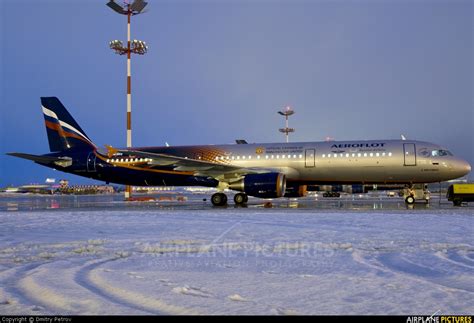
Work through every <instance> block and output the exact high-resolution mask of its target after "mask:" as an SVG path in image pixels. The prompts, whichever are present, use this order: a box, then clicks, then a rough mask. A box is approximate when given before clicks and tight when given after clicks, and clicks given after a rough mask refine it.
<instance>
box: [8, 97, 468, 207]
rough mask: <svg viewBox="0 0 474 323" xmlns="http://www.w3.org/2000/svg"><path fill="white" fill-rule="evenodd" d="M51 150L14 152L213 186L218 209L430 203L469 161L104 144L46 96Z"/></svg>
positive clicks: (47, 162) (163, 182)
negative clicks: (348, 194) (350, 191)
mask: <svg viewBox="0 0 474 323" xmlns="http://www.w3.org/2000/svg"><path fill="white" fill-rule="evenodd" d="M41 105H42V109H43V114H44V119H45V126H46V132H47V135H48V141H49V147H50V151H51V153H48V154H44V155H31V154H24V153H8V155H11V156H15V157H20V158H24V159H28V160H32V161H34V162H35V163H37V164H40V165H43V166H46V167H50V168H54V169H57V170H60V171H63V172H66V173H71V174H75V175H79V176H83V177H88V178H93V179H96V180H100V181H104V182H106V183H117V184H124V185H132V186H206V187H215V188H217V192H216V193H215V194H213V195H212V197H211V202H212V204H213V205H214V206H223V205H226V204H227V195H226V194H225V193H224V191H225V190H226V189H230V190H234V191H237V193H236V194H235V195H234V202H235V204H236V205H243V204H246V203H247V201H248V196H253V197H258V198H279V197H283V196H286V197H301V196H304V195H305V194H306V187H307V185H318V184H319V185H321V184H333V185H334V184H397V185H400V184H404V185H406V187H405V189H404V190H403V196H404V199H405V202H406V203H407V204H413V203H415V201H416V200H424V201H425V202H427V203H428V202H429V192H428V191H427V189H426V183H434V182H442V181H447V180H451V179H455V178H459V177H462V176H464V175H466V174H468V173H469V172H470V171H471V165H470V164H469V163H468V162H466V161H465V160H463V159H461V158H459V157H455V156H454V155H453V154H452V153H451V152H450V151H449V150H447V149H445V148H443V147H441V146H439V145H436V144H433V143H429V142H423V141H416V140H406V138H405V140H366V141H359V140H358V141H329V142H291V143H259V144H248V143H246V142H245V141H242V142H241V143H240V144H227V145H202V146H176V147H174V146H171V147H169V146H165V147H139V148H114V147H111V146H106V149H102V148H98V147H97V146H96V145H95V144H94V143H93V142H92V140H91V139H90V138H89V137H88V136H87V135H86V133H85V132H84V131H83V130H82V128H81V127H80V126H79V124H78V123H77V122H76V121H75V120H74V118H73V117H72V116H71V115H70V114H69V112H68V111H67V110H66V108H65V107H64V106H63V104H62V103H61V102H60V101H59V99H58V98H56V97H42V98H41Z"/></svg>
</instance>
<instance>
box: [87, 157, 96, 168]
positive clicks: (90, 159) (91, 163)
mask: <svg viewBox="0 0 474 323" xmlns="http://www.w3.org/2000/svg"><path fill="white" fill-rule="evenodd" d="M95 159H96V155H95V154H94V152H90V153H89V155H88V156H87V172H89V173H92V172H96V169H95Z"/></svg>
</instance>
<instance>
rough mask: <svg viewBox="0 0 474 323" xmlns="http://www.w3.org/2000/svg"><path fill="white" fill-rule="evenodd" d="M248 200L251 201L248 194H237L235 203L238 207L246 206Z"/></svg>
mask: <svg viewBox="0 0 474 323" xmlns="http://www.w3.org/2000/svg"><path fill="white" fill-rule="evenodd" d="M248 200H249V198H248V196H247V194H245V193H237V194H235V195H234V202H235V204H237V205H242V204H245V203H247V201H248Z"/></svg>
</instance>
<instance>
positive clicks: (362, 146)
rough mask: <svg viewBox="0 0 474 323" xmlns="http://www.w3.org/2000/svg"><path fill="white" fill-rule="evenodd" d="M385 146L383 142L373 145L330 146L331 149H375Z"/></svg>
mask: <svg viewBox="0 0 474 323" xmlns="http://www.w3.org/2000/svg"><path fill="white" fill-rule="evenodd" d="M383 146H385V143H384V142H380V143H378V142H374V143H366V144H339V145H332V146H331V148H375V147H383Z"/></svg>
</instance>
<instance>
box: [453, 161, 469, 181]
mask: <svg viewBox="0 0 474 323" xmlns="http://www.w3.org/2000/svg"><path fill="white" fill-rule="evenodd" d="M454 172H455V173H456V175H458V177H462V176H464V175H467V174H469V173H470V172H471V165H470V164H469V163H468V162H467V161H465V160H462V159H459V160H458V161H456V163H455V164H454Z"/></svg>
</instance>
